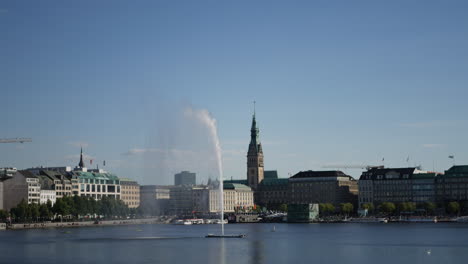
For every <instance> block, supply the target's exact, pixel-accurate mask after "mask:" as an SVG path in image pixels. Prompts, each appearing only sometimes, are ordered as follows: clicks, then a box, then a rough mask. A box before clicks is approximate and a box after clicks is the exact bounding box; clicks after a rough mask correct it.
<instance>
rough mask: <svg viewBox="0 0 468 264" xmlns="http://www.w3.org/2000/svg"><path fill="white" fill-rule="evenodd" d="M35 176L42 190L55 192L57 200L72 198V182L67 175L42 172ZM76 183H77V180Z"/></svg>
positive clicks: (47, 171) (57, 172)
mask: <svg viewBox="0 0 468 264" xmlns="http://www.w3.org/2000/svg"><path fill="white" fill-rule="evenodd" d="M35 175H36V176H37V177H38V179H39V182H40V183H41V188H42V189H44V190H54V191H55V193H56V194H55V195H56V198H62V197H64V196H71V195H72V194H73V193H72V180H71V179H70V178H68V177H67V175H66V174H62V173H61V172H60V171H49V170H40V171H39V172H38V174H35ZM74 182H77V181H76V180H75V181H74Z"/></svg>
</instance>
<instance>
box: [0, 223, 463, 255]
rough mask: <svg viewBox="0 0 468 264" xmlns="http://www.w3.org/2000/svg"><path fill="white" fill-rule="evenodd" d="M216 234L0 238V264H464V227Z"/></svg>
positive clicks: (320, 227)
mask: <svg viewBox="0 0 468 264" xmlns="http://www.w3.org/2000/svg"><path fill="white" fill-rule="evenodd" d="M273 226H275V227H276V231H275V232H272V229H273ZM219 229H220V226H218V225H192V226H176V225H132V226H107V227H84V228H67V229H45V230H17V231H11V230H7V231H0V253H1V254H0V263H67V264H68V263H80V264H83V263H113V264H117V263H268V264H270V263H365V264H366V263H369V264H371V263H372V264H374V263H392V264H396V263H424V264H429V263H451V264H453V263H464V264H465V263H468V224H444V223H437V224H433V223H427V224H274V225H273V224H229V225H226V233H227V234H239V233H242V234H246V235H247V237H246V238H244V239H233V238H229V239H217V238H209V239H207V238H204V236H205V235H206V234H208V233H218V232H219Z"/></svg>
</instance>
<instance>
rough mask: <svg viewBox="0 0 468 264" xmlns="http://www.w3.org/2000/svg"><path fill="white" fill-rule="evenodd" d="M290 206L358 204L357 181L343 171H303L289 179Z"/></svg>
mask: <svg viewBox="0 0 468 264" xmlns="http://www.w3.org/2000/svg"><path fill="white" fill-rule="evenodd" d="M289 193H290V199H289V204H312V203H332V204H334V205H336V206H338V205H340V204H341V203H352V204H357V195H358V184H357V181H356V180H355V179H354V178H353V177H351V176H349V175H347V174H345V173H343V172H341V171H311V170H309V171H301V172H299V173H297V174H296V175H294V176H292V177H291V178H289Z"/></svg>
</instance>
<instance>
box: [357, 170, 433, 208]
mask: <svg viewBox="0 0 468 264" xmlns="http://www.w3.org/2000/svg"><path fill="white" fill-rule="evenodd" d="M438 177H440V175H439V174H438V173H435V172H427V171H421V170H418V169H417V168H369V169H368V170H367V171H365V172H363V173H362V175H361V177H360V179H359V207H360V208H362V205H364V204H366V203H371V204H374V206H377V205H379V204H381V203H383V202H392V203H395V204H398V203H403V202H414V203H424V202H435V201H436V197H435V193H436V178H438Z"/></svg>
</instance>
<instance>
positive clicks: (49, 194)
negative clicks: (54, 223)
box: [39, 189, 57, 206]
mask: <svg viewBox="0 0 468 264" xmlns="http://www.w3.org/2000/svg"><path fill="white" fill-rule="evenodd" d="M48 201H50V202H51V204H52V206H53V205H54V204H55V202H56V201H57V193H56V192H55V190H44V189H41V193H40V200H39V203H40V204H47V202H48Z"/></svg>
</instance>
